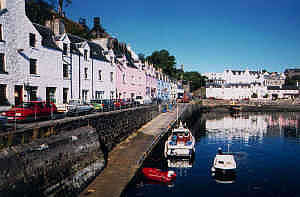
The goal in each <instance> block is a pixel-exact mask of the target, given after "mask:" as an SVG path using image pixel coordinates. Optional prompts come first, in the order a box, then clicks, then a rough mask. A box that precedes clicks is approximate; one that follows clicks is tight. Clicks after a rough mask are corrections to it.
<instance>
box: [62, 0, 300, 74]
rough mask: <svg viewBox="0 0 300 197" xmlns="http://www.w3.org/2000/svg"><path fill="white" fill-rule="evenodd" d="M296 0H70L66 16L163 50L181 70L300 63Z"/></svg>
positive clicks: (144, 49)
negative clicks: (97, 21)
mask: <svg viewBox="0 0 300 197" xmlns="http://www.w3.org/2000/svg"><path fill="white" fill-rule="evenodd" d="M299 10H300V1H299V0H185V1H184V0H151V1H149V0H147V1H146V0H127V1H126V0H122V1H121V0H115V1H102V0H84V1H83V0H73V3H72V4H71V5H70V6H69V7H68V8H66V9H65V11H66V14H67V16H68V17H69V18H71V19H73V20H75V21H78V19H79V17H84V18H86V19H87V21H88V25H89V26H92V23H93V17H96V16H98V17H100V18H101V23H102V25H103V27H104V28H105V29H106V30H107V31H108V32H109V33H110V34H111V35H112V36H115V37H117V38H118V39H119V41H122V42H126V43H128V44H129V45H130V46H131V47H132V48H133V49H134V50H135V51H136V52H137V53H144V54H145V55H150V54H151V53H152V52H153V51H154V50H161V49H167V50H168V51H169V52H170V53H171V55H174V56H175V57H176V60H177V64H178V65H180V64H184V65H185V70H188V71H191V70H195V71H198V72H200V73H204V72H222V71H223V70H224V69H228V68H231V69H246V68H248V69H251V70H257V69H261V68H264V69H267V70H268V71H278V72H283V71H284V69H285V68H288V67H295V66H300V11H299Z"/></svg>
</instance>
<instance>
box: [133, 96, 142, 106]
mask: <svg viewBox="0 0 300 197" xmlns="http://www.w3.org/2000/svg"><path fill="white" fill-rule="evenodd" d="M135 101H136V102H138V103H139V104H140V105H143V104H144V99H143V97H142V96H136V97H135Z"/></svg>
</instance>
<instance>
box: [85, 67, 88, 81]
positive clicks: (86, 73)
mask: <svg viewBox="0 0 300 197" xmlns="http://www.w3.org/2000/svg"><path fill="white" fill-rule="evenodd" d="M84 78H85V79H87V78H88V68H84Z"/></svg>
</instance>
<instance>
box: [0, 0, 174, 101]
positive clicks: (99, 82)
mask: <svg viewBox="0 0 300 197" xmlns="http://www.w3.org/2000/svg"><path fill="white" fill-rule="evenodd" d="M100 25H101V24H100V18H94V27H93V29H92V32H91V33H92V34H93V36H94V37H95V39H93V40H91V41H90V40H86V39H83V38H81V37H78V36H75V35H71V34H69V33H68V32H66V30H65V27H64V22H63V21H62V20H61V19H60V18H58V17H57V18H55V17H53V19H51V20H49V21H47V22H46V24H44V26H42V25H40V24H35V23H32V22H31V21H30V20H29V19H28V17H27V16H26V13H25V1H24V0H0V106H1V105H2V106H3V105H8V104H10V105H16V104H19V103H21V102H23V101H27V100H34V99H38V98H40V99H42V100H51V101H54V102H55V103H57V104H63V103H67V102H68V101H69V100H70V99H73V98H76V99H81V100H83V101H87V102H88V101H89V100H91V99H117V98H118V99H127V98H136V97H137V96H142V97H143V98H145V99H159V100H166V101H167V100H168V101H171V100H173V99H176V94H177V89H178V88H177V85H178V82H177V81H176V80H171V79H170V78H169V77H168V76H167V75H165V74H164V73H163V72H162V71H161V70H157V69H155V68H154V66H153V65H151V64H149V63H147V62H142V61H141V60H140V59H139V58H138V56H137V55H136V54H135V53H134V51H133V50H132V49H131V48H130V47H129V46H128V45H126V44H124V43H120V42H119V41H118V40H117V39H116V38H112V37H110V36H103V35H102V34H103V32H101V31H100Z"/></svg>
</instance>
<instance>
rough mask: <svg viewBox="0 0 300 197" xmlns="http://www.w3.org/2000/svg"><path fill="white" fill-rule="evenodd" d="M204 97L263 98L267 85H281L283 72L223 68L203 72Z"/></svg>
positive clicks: (266, 91)
mask: <svg viewBox="0 0 300 197" xmlns="http://www.w3.org/2000/svg"><path fill="white" fill-rule="evenodd" d="M204 76H206V77H207V78H208V79H207V81H206V97H208V98H217V99H250V98H263V97H265V95H267V94H268V89H267V87H268V86H270V85H272V86H278V87H279V88H280V87H282V85H283V84H284V81H285V76H284V74H278V73H268V72H261V71H249V70H248V69H246V70H244V71H241V70H225V71H224V72H222V73H205V74H204Z"/></svg>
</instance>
